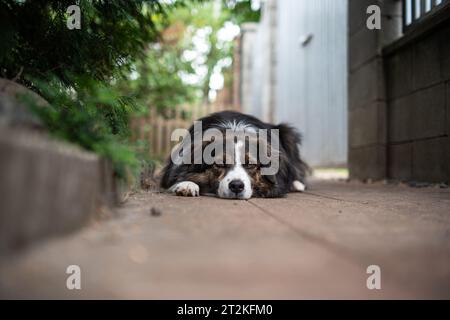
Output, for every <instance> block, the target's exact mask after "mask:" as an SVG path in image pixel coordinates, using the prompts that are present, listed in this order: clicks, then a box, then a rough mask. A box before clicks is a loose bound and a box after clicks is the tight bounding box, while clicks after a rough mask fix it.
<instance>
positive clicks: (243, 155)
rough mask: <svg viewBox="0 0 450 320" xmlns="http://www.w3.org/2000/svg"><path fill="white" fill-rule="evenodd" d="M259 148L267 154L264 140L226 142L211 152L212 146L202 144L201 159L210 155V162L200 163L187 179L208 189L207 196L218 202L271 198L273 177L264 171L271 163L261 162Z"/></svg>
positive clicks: (274, 182) (274, 179) (267, 145)
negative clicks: (217, 199) (213, 195)
mask: <svg viewBox="0 0 450 320" xmlns="http://www.w3.org/2000/svg"><path fill="white" fill-rule="evenodd" d="M252 146H253V147H252ZM255 146H256V148H255ZM208 148H210V150H208ZM261 148H263V149H264V152H267V150H270V145H269V144H268V142H267V139H261V138H258V137H253V138H248V137H247V138H246V139H239V138H238V139H237V138H236V137H232V138H227V139H225V141H224V144H223V148H219V149H220V150H217V149H213V150H211V144H210V143H204V144H203V147H202V152H203V155H207V154H211V156H212V159H211V160H209V161H208V159H203V160H202V164H201V165H200V166H197V170H196V172H195V173H194V174H193V175H191V176H190V179H191V180H192V181H194V182H198V183H199V185H202V186H207V188H208V189H209V190H208V191H209V193H214V194H216V195H217V196H219V197H220V198H227V199H243V200H245V199H250V198H251V197H252V196H254V195H255V196H256V195H257V196H259V197H269V196H272V195H273V193H274V192H275V189H276V187H277V181H276V174H265V173H264V168H267V167H268V166H270V165H271V163H267V161H262V159H261V156H260V153H259V152H258V151H259V150H261ZM268 152H269V155H271V154H270V152H274V151H273V150H272V151H268ZM271 159H273V158H272V157H271Z"/></svg>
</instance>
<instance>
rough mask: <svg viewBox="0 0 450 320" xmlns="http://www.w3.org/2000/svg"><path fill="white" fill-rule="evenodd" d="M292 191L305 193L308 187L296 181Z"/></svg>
mask: <svg viewBox="0 0 450 320" xmlns="http://www.w3.org/2000/svg"><path fill="white" fill-rule="evenodd" d="M292 189H293V190H294V191H297V192H303V191H305V190H306V186H305V185H304V184H303V183H301V182H300V181H298V180H295V181H294V183H292Z"/></svg>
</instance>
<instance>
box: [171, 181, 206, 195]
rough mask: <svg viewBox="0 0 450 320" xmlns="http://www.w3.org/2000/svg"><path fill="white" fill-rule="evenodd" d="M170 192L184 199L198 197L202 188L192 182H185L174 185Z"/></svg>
mask: <svg viewBox="0 0 450 320" xmlns="http://www.w3.org/2000/svg"><path fill="white" fill-rule="evenodd" d="M169 191H170V192H173V193H175V194H176V195H177V196H182V197H198V196H199V195H200V187H199V186H198V185H197V184H196V183H194V182H191V181H183V182H179V183H177V184H174V185H173V186H172V187H171V188H170V189H169Z"/></svg>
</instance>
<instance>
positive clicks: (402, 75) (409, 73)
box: [385, 48, 413, 99]
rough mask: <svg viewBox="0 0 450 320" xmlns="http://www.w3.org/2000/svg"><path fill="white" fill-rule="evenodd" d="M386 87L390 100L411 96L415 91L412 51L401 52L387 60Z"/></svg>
mask: <svg viewBox="0 0 450 320" xmlns="http://www.w3.org/2000/svg"><path fill="white" fill-rule="evenodd" d="M385 65H386V81H387V82H386V84H387V85H386V87H387V96H388V99H395V98H398V97H401V96H403V95H405V94H409V93H411V92H412V89H413V64H412V52H411V50H408V48H406V50H400V51H398V52H396V53H394V54H393V55H391V56H389V57H387V58H386V64H385Z"/></svg>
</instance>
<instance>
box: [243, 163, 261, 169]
mask: <svg viewBox="0 0 450 320" xmlns="http://www.w3.org/2000/svg"><path fill="white" fill-rule="evenodd" d="M244 168H246V169H256V168H258V165H257V164H254V163H246V164H244Z"/></svg>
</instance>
